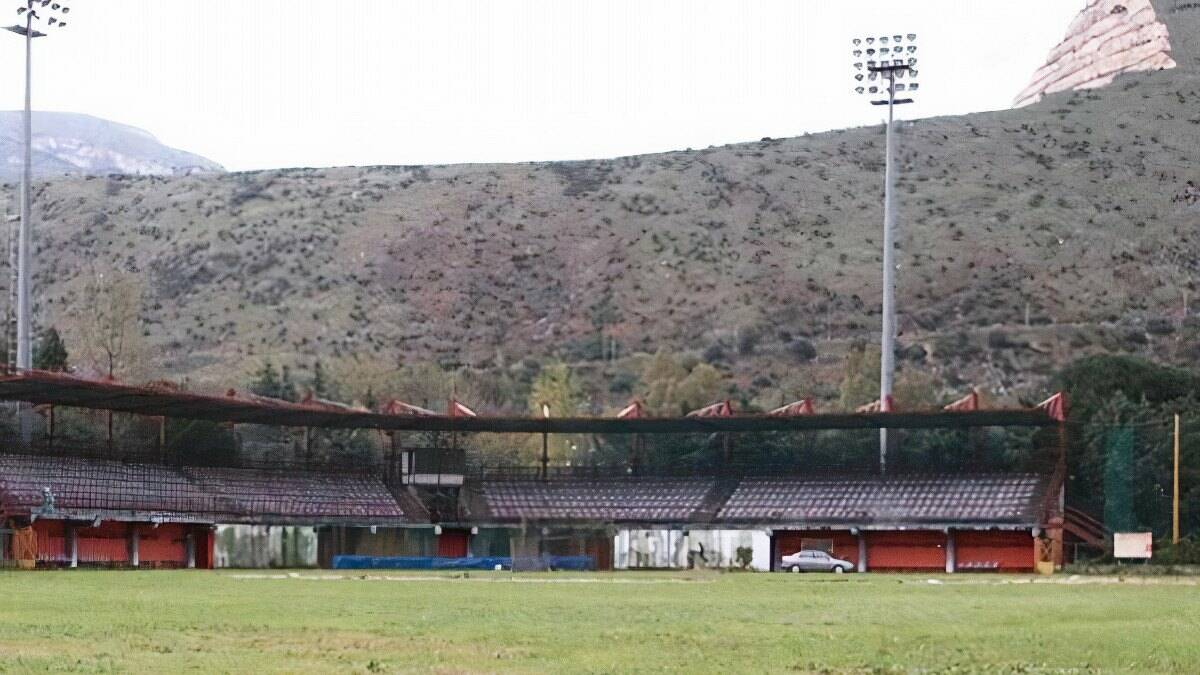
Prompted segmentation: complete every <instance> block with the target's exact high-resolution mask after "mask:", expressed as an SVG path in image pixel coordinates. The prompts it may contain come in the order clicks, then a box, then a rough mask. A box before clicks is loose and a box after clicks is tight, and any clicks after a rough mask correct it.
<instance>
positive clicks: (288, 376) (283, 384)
mask: <svg viewBox="0 0 1200 675" xmlns="http://www.w3.org/2000/svg"><path fill="white" fill-rule="evenodd" d="M278 397H279V398H281V399H283V400H285V401H295V400H296V385H295V384H294V383H293V382H292V369H291V368H289V367H288V366H284V367H283V368H282V373H281V374H280V376H279V394H278Z"/></svg>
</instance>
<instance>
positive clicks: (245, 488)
mask: <svg viewBox="0 0 1200 675" xmlns="http://www.w3.org/2000/svg"><path fill="white" fill-rule="evenodd" d="M44 488H50V491H51V494H52V495H53V498H54V508H55V510H56V511H57V512H59V513H61V514H62V515H77V516H81V517H92V516H93V515H101V516H103V515H104V514H105V513H107V514H109V515H110V516H112V517H117V516H118V515H120V516H122V517H131V516H138V517H155V516H169V517H170V518H171V519H182V520H200V521H212V522H226V523H238V522H249V523H254V522H272V523H287V522H311V523H322V522H363V523H367V524H387V523H396V524H399V523H408V522H421V521H423V520H425V518H426V516H425V514H424V513H423V512H413V511H415V509H412V508H410V509H409V511H410V512H406V510H405V509H403V508H402V507H401V506H400V505H399V503H398V502H397V500H396V499H395V498H394V497H393V496H392V494H391V493H390V492H389V491H388V489H387V487H386V486H385V485H384V483H383V481H382V480H380V479H379V478H378V477H376V476H370V475H363V474H346V473H327V472H316V471H300V470H267V469H234V468H196V467H183V468H175V467H170V466H166V465H159V464H147V463H126V462H119V461H114V460H101V459H85V458H78V457H46V456H33V455H0V507H2V508H3V510H4V511H5V512H6V513H16V512H29V511H31V510H35V509H40V508H41V507H42V504H43V500H44V496H43V492H42V491H43V489H44ZM101 512H103V513H101Z"/></svg>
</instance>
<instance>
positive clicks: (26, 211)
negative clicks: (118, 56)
mask: <svg viewBox="0 0 1200 675" xmlns="http://www.w3.org/2000/svg"><path fill="white" fill-rule="evenodd" d="M70 11H71V8H70V7H67V6H65V5H62V4H59V3H58V2H54V1H53V0H25V1H24V2H22V3H21V5H20V6H19V7H17V16H19V17H20V18H22V19H24V20H25V25H20V24H16V25H12V26H8V27H6V30H9V31H11V32H13V33H16V34H17V35H20V36H22V37H24V38H25V114H24V116H23V118H22V122H23V127H24V129H23V132H24V133H23V137H24V140H25V148H24V157H23V160H24V161H23V166H22V170H21V221H20V224H19V226H18V230H17V232H18V234H17V362H16V364H15V365H16V368H17V370H28V369H30V368H32V367H33V344H32V339H31V332H32V329H31V327H30V324H31V316H30V314H31V303H30V299H29V286H30V283H31V281H32V275H31V274H30V271H29V248H30V245H31V242H30V231H31V229H32V225H33V223H32V220H33V213H32V203H31V196H30V192H31V190H32V189H33V188H32V183H33V147H32V145H33V112H32V108H31V102H32V82H31V80H32V61H33V58H32V57H33V38H37V37H44V36H45V35H46V33H43V32H42V31H40V30H38V29H39V28H41V27H42V26H43V25H44V26H46V27H48V28H66V26H67V24H66V22H65V21H64V20H63V17H64V16H66V15H67V14H68V13H70Z"/></svg>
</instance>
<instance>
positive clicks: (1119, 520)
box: [1104, 427, 1137, 532]
mask: <svg viewBox="0 0 1200 675" xmlns="http://www.w3.org/2000/svg"><path fill="white" fill-rule="evenodd" d="M1133 478H1134V467H1133V429H1132V428H1130V427H1117V428H1115V429H1113V430H1111V431H1109V432H1108V433H1107V434H1106V435H1105V438H1104V524H1105V525H1107V526H1108V528H1109V529H1110V530H1112V531H1113V532H1130V531H1133V530H1136V529H1137V519H1136V518H1135V516H1134V512H1133Z"/></svg>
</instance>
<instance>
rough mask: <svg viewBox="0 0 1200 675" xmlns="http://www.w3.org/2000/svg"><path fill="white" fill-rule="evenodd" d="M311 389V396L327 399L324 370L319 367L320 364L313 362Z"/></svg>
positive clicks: (327, 390)
mask: <svg viewBox="0 0 1200 675" xmlns="http://www.w3.org/2000/svg"><path fill="white" fill-rule="evenodd" d="M311 388H312V393H313V396H316V397H317V398H329V397H330V394H329V381H328V378H327V377H326V376H325V369H324V368H323V367H322V366H321V362H320V361H319V360H318V361H314V362H313V374H312V382H311Z"/></svg>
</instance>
